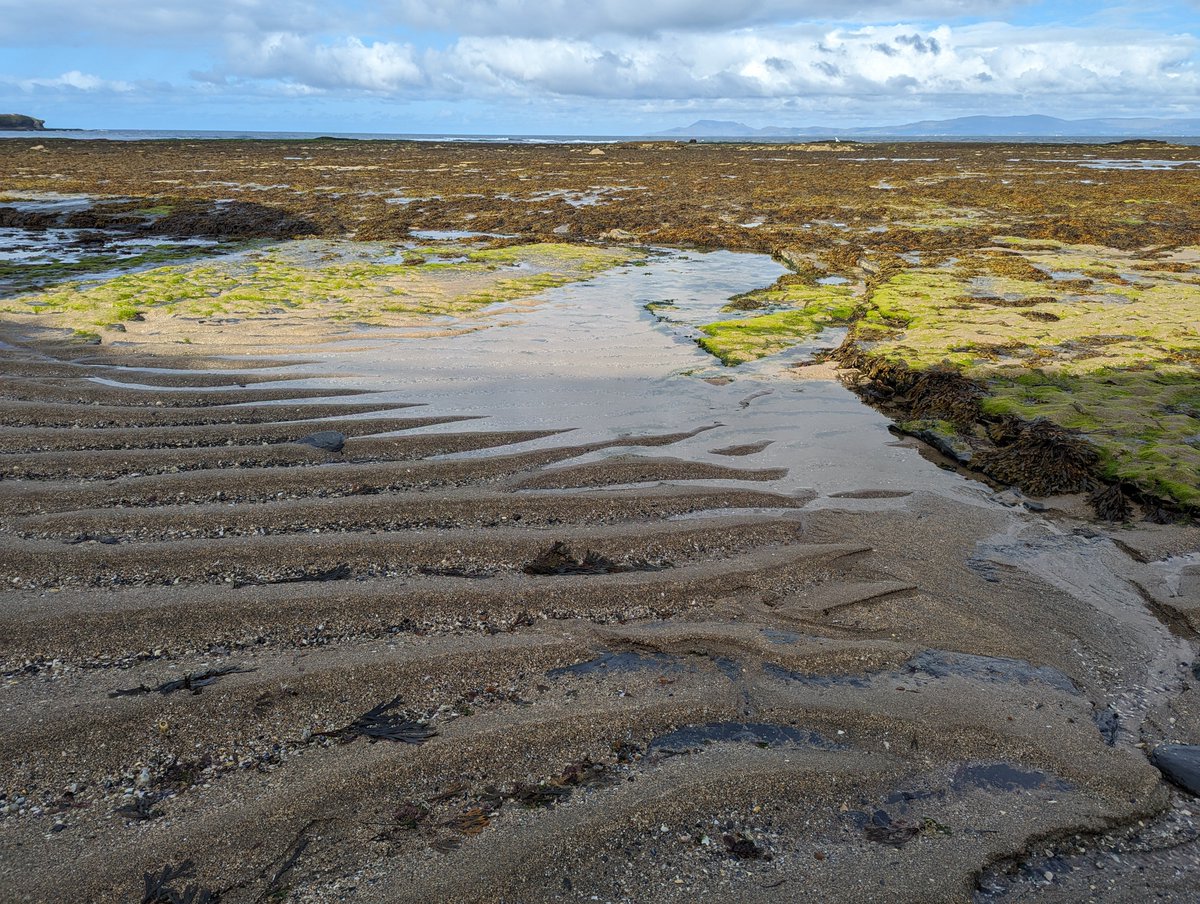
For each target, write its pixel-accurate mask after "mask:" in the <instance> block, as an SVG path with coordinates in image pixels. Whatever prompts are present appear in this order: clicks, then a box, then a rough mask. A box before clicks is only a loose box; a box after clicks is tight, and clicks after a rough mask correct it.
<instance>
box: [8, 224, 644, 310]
mask: <svg viewBox="0 0 1200 904" xmlns="http://www.w3.org/2000/svg"><path fill="white" fill-rule="evenodd" d="M307 249H308V246H305V245H303V243H297V244H296V245H284V246H277V247H272V248H268V249H265V250H263V251H261V252H256V253H252V254H244V255H239V256H235V257H232V258H229V259H225V260H221V261H212V262H206V263H203V264H193V265H182V266H168V267H159V268H155V269H151V270H145V271H141V272H137V273H130V274H124V275H121V276H117V277H115V278H113V279H110V280H108V281H106V282H103V283H99V284H95V285H91V284H87V283H82V282H75V283H68V284H65V285H61V286H58V287H56V288H54V289H52V290H49V291H44V292H41V293H39V294H36V295H26V296H22V297H20V298H18V299H6V300H3V301H0V312H2V313H9V314H15V313H23V314H30V313H33V314H36V315H37V316H39V317H45V318H50V319H53V320H55V321H56V324H55V325H61V326H67V327H74V328H84V329H87V328H91V327H93V326H98V325H106V324H109V323H114V322H121V321H129V320H135V319H139V318H140V317H142V316H145V315H147V314H154V315H163V316H174V317H186V318H208V317H213V316H217V315H220V316H223V317H239V318H255V317H267V316H272V315H275V314H280V313H284V312H289V311H290V312H305V313H306V314H310V315H315V316H318V317H325V318H326V319H330V320H339V321H345V320H355V321H360V322H363V323H368V324H372V323H375V324H383V323H388V322H392V321H394V320H395V319H396V318H397V317H399V318H400V319H404V320H412V319H428V318H430V317H459V316H467V315H470V314H472V313H475V312H477V311H479V310H480V309H481V308H484V307H487V306H488V305H492V304H495V303H498V302H513V301H517V300H519V299H522V298H526V297H529V296H531V295H536V294H537V293H539V292H543V291H545V290H546V289H549V288H553V287H556V286H561V285H565V284H566V283H569V282H572V281H575V280H579V279H586V278H588V277H589V276H591V275H593V274H595V273H598V272H600V271H602V270H604V269H606V268H608V267H612V266H616V265H618V264H621V263H624V262H626V261H628V260H630V259H632V258H633V257H634V253H633V252H630V251H626V250H624V249H601V248H594V247H589V246H579V245H559V244H533V245H519V246H512V247H508V248H504V249H497V250H490V249H484V250H479V249H472V248H463V249H454V250H461V251H463V252H464V253H463V254H462V255H460V256H462V257H465V258H466V260H460V261H456V262H449V261H430V260H429V258H430V257H432V256H433V255H434V254H437V255H445V254H447V253H453V252H451V251H450V250H449V249H447V248H445V247H439V248H436V249H431V248H430V249H426V248H420V249H412V250H406V252H405V253H404V255H403V257H402V259H401V260H399V261H395V260H389V257H390V258H394V257H395V255H390V256H384V255H382V254H380V253H378V252H376V253H374V255H370V254H368V255H366V256H363V253H362V252H361V251H360V250H357V249H356V250H355V251H354V252H353V253H350V251H349V249H347V248H346V247H336V248H334V250H332V251H327V252H326V253H324V254H321V255H314V254H312V253H308V252H307Z"/></svg>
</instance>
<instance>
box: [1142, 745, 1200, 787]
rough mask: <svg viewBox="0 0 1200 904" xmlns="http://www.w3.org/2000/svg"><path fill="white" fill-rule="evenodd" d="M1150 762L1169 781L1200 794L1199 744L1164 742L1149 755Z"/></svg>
mask: <svg viewBox="0 0 1200 904" xmlns="http://www.w3.org/2000/svg"><path fill="white" fill-rule="evenodd" d="M1150 762H1152V763H1153V764H1154V765H1155V766H1156V767H1157V768H1158V771H1159V772H1161V773H1162V774H1163V775H1164V776H1165V777H1166V778H1167V779H1168V780H1169V781H1171V782H1174V783H1175V784H1176V785H1178V786H1179V787H1180V788H1183V789H1184V790H1186V791H1190V792H1192V794H1200V744H1164V745H1162V746H1161V747H1158V748H1156V749H1155V751H1154V753H1153V754H1151V755H1150Z"/></svg>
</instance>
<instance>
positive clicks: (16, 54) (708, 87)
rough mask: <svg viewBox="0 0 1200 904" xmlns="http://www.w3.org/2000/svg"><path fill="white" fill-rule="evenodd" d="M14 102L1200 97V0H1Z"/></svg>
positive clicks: (495, 104) (325, 104) (558, 114)
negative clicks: (371, 0)
mask: <svg viewBox="0 0 1200 904" xmlns="http://www.w3.org/2000/svg"><path fill="white" fill-rule="evenodd" d="M831 17H833V18H831ZM0 112H14V113H25V114H28V115H32V116H36V117H38V118H40V119H45V120H46V121H47V126H48V127H53V126H60V127H77V128H129V129H135V128H142V129H238V130H243V129H256V130H265V131H318V132H320V131H328V132H335V131H337V132H379V133H439V134H455V133H458V134H513V135H517V134H552V135H564V134H581V135H636V134H643V133H646V132H651V131H656V130H659V129H665V128H670V127H673V126H679V125H686V124H688V123H690V122H692V121H693V120H697V119H722V120H735V121H738V122H743V123H747V124H749V125H754V126H766V125H774V126H804V125H841V126H856V125H891V124H898V123H903V122H909V121H913V120H919V119H942V118H949V117H953V116H963V115H974V114H980V113H985V114H993V115H1004V114H1029V113H1043V114H1048V115H1052V116H1061V117H1064V118H1068V119H1078V118H1088V117H1093V116H1156V117H1162V118H1200V0H1136V2H1134V0H1126V2H1103V0H1099V2H1082V0H1056V2H1051V0H376V2H370V0H203V2H198V0H94V2H90V3H88V2H83V0H0Z"/></svg>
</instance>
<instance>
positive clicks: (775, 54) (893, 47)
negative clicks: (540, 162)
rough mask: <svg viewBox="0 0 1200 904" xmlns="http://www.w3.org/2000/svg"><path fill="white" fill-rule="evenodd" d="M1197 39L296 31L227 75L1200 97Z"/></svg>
mask: <svg viewBox="0 0 1200 904" xmlns="http://www.w3.org/2000/svg"><path fill="white" fill-rule="evenodd" d="M1198 46H1200V42H1198V41H1197V39H1196V38H1193V37H1190V36H1186V35H1184V36H1175V37H1164V36H1161V35H1153V34H1146V35H1141V36H1138V35H1136V34H1130V33H1129V32H1124V31H1122V32H1114V31H1086V30H1082V29H1057V30H1042V29H1036V30H1035V29H1020V28H1014V27H1011V26H1005V25H998V24H990V25H974V26H964V27H960V28H952V27H950V26H946V25H943V26H939V27H936V28H932V29H921V28H917V27H914V26H911V25H890V26H866V27H862V28H853V29H847V28H818V27H816V26H813V25H811V24H808V25H796V26H789V27H786V28H757V29H755V28H749V29H738V30H735V31H731V32H668V33H664V34H661V35H655V36H646V37H637V36H628V35H608V36H597V37H596V38H593V39H590V40H584V39H574V38H533V37H512V36H493V37H484V36H468V37H463V38H460V39H459V40H458V41H456V42H454V43H453V44H451V45H449V46H448V47H446V48H444V49H441V50H437V51H434V50H427V51H425V52H424V53H418V52H416V51H415V50H414V48H413V47H411V46H410V45H399V44H390V43H376V44H370V45H368V44H364V43H362V42H361V41H358V40H357V39H349V40H346V41H341V42H337V43H333V44H321V43H319V42H313V41H309V40H305V39H303V38H300V37H298V36H296V35H274V36H271V37H269V38H267V39H264V40H262V41H259V42H257V43H254V44H248V43H245V42H239V43H235V45H234V46H233V48H232V49H231V52H230V53H229V54H228V55H227V58H226V62H225V63H224V65H223V68H222V69H221V70H219V71H221V72H223V73H224V75H225V76H232V77H237V78H256V79H277V80H280V81H285V82H290V83H295V84H302V85H309V86H311V87H313V88H315V89H319V90H361V91H367V92H385V93H386V92H394V93H399V94H404V93H406V92H411V91H413V90H416V89H419V90H420V91H421V92H423V93H425V94H427V95H429V94H433V95H437V96H452V95H455V94H459V93H469V94H471V95H472V96H478V95H481V94H482V95H493V96H504V95H508V96H528V95H552V96H559V97H576V98H610V99H628V100H646V99H654V98H658V99H663V100H688V99H710V100H719V99H734V100H736V99H747V100H749V99H765V98H788V97H797V96H804V97H810V98H812V97H821V96H847V95H851V96H860V97H864V98H879V97H886V96H895V95H914V94H930V95H939V96H947V95H948V96H953V95H960V96H981V95H982V96H988V95H992V96H1005V95H1007V96H1034V97H1036V96H1038V95H1046V94H1065V93H1071V92H1075V93H1080V94H1088V95H1097V94H1099V95H1103V94H1109V95H1114V96H1116V95H1120V94H1122V93H1128V92H1138V93H1140V94H1142V95H1143V96H1146V95H1154V94H1175V95H1179V94H1181V93H1183V94H1189V93H1190V94H1191V95H1192V96H1194V95H1196V93H1197V92H1198V91H1200V69H1198V67H1197V64H1196V51H1197V48H1198Z"/></svg>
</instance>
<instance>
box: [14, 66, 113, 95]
mask: <svg viewBox="0 0 1200 904" xmlns="http://www.w3.org/2000/svg"><path fill="white" fill-rule="evenodd" d="M6 81H8V83H9V84H13V83H15V84H16V85H17V86H19V87H20V88H21V90H22V91H29V92H32V91H39V90H42V91H60V90H66V91H93V92H94V91H109V92H118V93H125V92H129V91H133V90H134V87H135V86H134V85H132V84H131V83H129V82H122V81H111V80H109V79H103V78H100V77H99V76H97V75H91V74H89V73H87V72H80V71H79V70H78V69H72V70H71V71H70V72H64V73H63V74H62V75H59V76H55V77H54V78H26V79H19V80H17V79H8V80H6Z"/></svg>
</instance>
